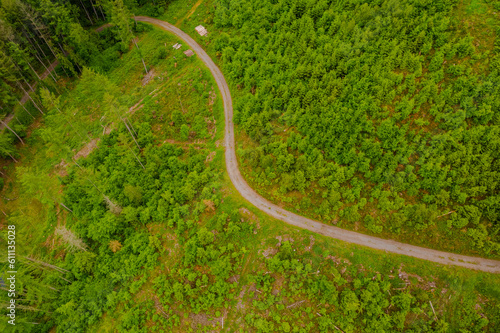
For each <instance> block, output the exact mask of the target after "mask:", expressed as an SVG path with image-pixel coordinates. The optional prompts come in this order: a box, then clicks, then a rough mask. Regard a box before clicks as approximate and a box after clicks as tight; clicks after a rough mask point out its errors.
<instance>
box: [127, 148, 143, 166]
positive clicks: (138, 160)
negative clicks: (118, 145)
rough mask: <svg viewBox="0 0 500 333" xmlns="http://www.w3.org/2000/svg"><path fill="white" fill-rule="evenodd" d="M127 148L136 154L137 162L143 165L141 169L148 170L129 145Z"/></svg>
mask: <svg viewBox="0 0 500 333" xmlns="http://www.w3.org/2000/svg"><path fill="white" fill-rule="evenodd" d="M127 148H128V149H129V150H130V151H131V152H132V154H134V157H135V159H136V160H137V162H139V164H140V165H141V167H142V168H143V169H144V170H146V168H145V167H144V165H143V164H142V162H141V160H140V159H139V157H137V155H136V153H135V152H134V150H133V149H132V148H130V147H129V146H128V145H127Z"/></svg>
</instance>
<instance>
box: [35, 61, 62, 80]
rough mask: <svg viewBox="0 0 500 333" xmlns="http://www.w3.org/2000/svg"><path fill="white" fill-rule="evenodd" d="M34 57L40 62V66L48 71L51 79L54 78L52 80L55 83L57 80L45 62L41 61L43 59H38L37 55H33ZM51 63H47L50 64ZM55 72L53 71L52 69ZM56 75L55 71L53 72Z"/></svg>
mask: <svg viewBox="0 0 500 333" xmlns="http://www.w3.org/2000/svg"><path fill="white" fill-rule="evenodd" d="M35 56H36V58H37V59H38V61H39V62H40V63H41V64H42V66H43V67H44V68H45V70H46V71H47V72H48V73H49V75H50V76H51V77H52V80H54V82H56V83H57V80H56V79H55V77H54V75H52V71H51V70H50V69H49V68H47V66H45V64H44V63H43V61H42V60H41V59H40V57H38V55H35ZM56 61H57V60H56ZM50 65H51V64H49V66H50ZM54 72H55V71H54ZM55 74H56V75H57V73H55Z"/></svg>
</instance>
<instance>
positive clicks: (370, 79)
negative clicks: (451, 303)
mask: <svg viewBox="0 0 500 333" xmlns="http://www.w3.org/2000/svg"><path fill="white" fill-rule="evenodd" d="M498 12H500V2H498V1H486V2H484V3H483V2H478V1H472V2H468V1H426V0H415V1H382V0H380V1H357V0H352V1H326V0H325V1H305V0H300V1H286V0H283V1H272V0H268V1H250V0H247V1H245V0H243V1H221V3H220V5H219V6H217V9H216V11H215V14H214V23H215V26H216V27H220V28H223V29H224V31H226V32H227V33H222V34H220V35H219V36H217V37H216V38H215V41H214V48H215V50H216V51H218V52H219V54H220V56H221V60H222V63H223V65H222V67H223V70H224V72H225V74H226V76H227V77H229V78H230V80H231V81H232V83H233V86H234V87H235V90H236V91H237V92H236V95H237V98H235V109H236V111H235V123H237V124H239V128H240V129H241V130H243V131H244V133H246V135H244V136H240V138H239V139H240V142H242V143H243V144H242V145H241V146H240V147H241V148H240V150H239V155H240V158H241V159H242V162H243V165H244V169H245V170H246V177H247V179H248V180H249V181H250V183H251V184H252V186H254V187H256V188H259V189H260V193H261V194H262V195H264V196H266V197H268V198H270V199H272V200H273V201H276V202H280V203H282V204H284V205H285V207H287V208H288V209H291V210H294V211H297V212H299V213H300V214H305V215H309V216H312V217H314V218H317V219H320V220H321V221H323V222H325V223H332V224H335V225H338V226H342V227H348V228H353V229H356V230H358V229H359V230H364V231H365V232H369V233H370V232H371V233H375V234H379V233H382V235H386V236H388V237H395V238H399V239H402V240H404V241H412V242H417V243H418V244H422V245H425V246H433V247H437V248H444V249H448V250H454V251H461V252H465V253H478V254H482V255H491V256H498V254H499V240H500V238H499V230H500V225H499V223H498V221H499V216H500V215H499V214H500V196H499V187H498V184H499V183H498V180H499V170H500V168H499V164H498V163H499V159H498V157H499V156H498V154H499V152H500V149H499V148H500V147H499V143H500V132H499V125H500V116H499V115H500V113H499V112H500V72H499V71H500V38H499V36H500V17H499V14H498ZM415 236H417V237H415Z"/></svg>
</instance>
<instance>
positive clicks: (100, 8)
mask: <svg viewBox="0 0 500 333" xmlns="http://www.w3.org/2000/svg"><path fill="white" fill-rule="evenodd" d="M99 11H100V12H101V15H102V19H103V20H104V21H106V15H104V12H103V11H102V7H101V5H99Z"/></svg>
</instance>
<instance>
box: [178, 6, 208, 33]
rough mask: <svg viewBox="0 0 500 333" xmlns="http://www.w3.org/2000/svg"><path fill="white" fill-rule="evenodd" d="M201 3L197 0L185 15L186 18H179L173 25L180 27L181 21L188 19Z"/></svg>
mask: <svg viewBox="0 0 500 333" xmlns="http://www.w3.org/2000/svg"><path fill="white" fill-rule="evenodd" d="M202 2H203V0H198V1H197V2H196V3H195V4H194V5H193V7H192V8H191V9H190V10H189V13H187V14H186V16H184V17H183V18H181V19H179V20H178V21H177V22H175V25H176V26H177V27H178V26H179V25H181V23H182V21H184V20H187V19H188V18H190V17H191V15H193V14H194V12H195V11H196V8H198V6H200V5H201V3H202Z"/></svg>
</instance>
